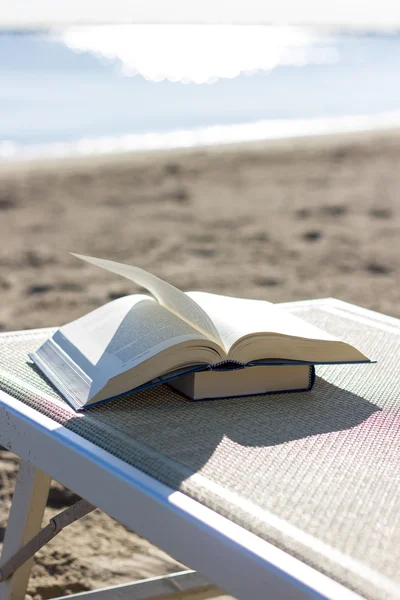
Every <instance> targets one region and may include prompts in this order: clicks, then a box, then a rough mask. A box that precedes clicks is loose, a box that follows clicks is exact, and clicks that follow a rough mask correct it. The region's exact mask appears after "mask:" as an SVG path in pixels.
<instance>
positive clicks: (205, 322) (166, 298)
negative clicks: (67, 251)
mask: <svg viewBox="0 0 400 600" xmlns="http://www.w3.org/2000/svg"><path fill="white" fill-rule="evenodd" d="M72 255H73V256H76V257H77V258H80V259H81V260H84V261H86V262H88V263H90V264H92V265H96V267H101V268H102V269H106V271H111V272H112V273H116V274H117V275H121V276H122V277H126V278H127V279H130V280H131V281H133V282H134V283H136V284H138V285H140V286H142V287H143V288H145V289H146V290H148V291H149V292H150V293H151V294H152V295H153V296H154V297H155V298H156V300H158V302H159V303H160V304H161V306H165V307H166V308H168V310H170V311H171V312H172V313H174V314H175V315H177V316H178V317H180V318H181V319H183V320H184V321H186V322H187V323H189V325H191V326H192V327H194V328H195V329H197V330H198V331H200V332H201V333H202V334H203V335H206V336H207V337H208V338H209V339H211V340H213V341H214V342H216V343H217V344H219V345H220V346H222V347H223V344H222V340H221V339H220V337H219V335H218V331H217V329H216V327H215V325H214V323H213V322H212V320H211V319H210V317H209V316H208V315H207V313H206V312H205V311H204V310H203V309H202V308H201V307H200V306H199V305H198V304H196V302H195V301H194V300H193V299H192V298H189V296H187V295H186V294H184V293H183V292H182V291H181V290H178V288H176V287H174V286H173V285H171V284H170V283H167V282H166V281H164V280H163V279H160V278H159V277H156V276H155V275H152V274H151V273H149V272H148V271H145V270H144V269H140V268H139V267H132V266H131V265H125V264H123V263H117V262H114V261H112V260H105V259H103V258H94V257H92V256H84V255H83V254H74V253H72Z"/></svg>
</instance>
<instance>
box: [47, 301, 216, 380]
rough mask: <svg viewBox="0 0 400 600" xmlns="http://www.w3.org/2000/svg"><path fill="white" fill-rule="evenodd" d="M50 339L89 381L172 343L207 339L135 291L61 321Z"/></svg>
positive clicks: (106, 376)
mask: <svg viewBox="0 0 400 600" xmlns="http://www.w3.org/2000/svg"><path fill="white" fill-rule="evenodd" d="M53 340H54V342H55V343H56V344H58V346H59V347H60V348H61V349H62V350H63V351H64V352H66V353H67V354H68V355H69V356H71V358H72V359H73V360H74V361H75V363H76V364H77V365H78V367H80V368H81V369H82V370H83V371H84V372H85V373H87V375H89V376H90V377H91V379H92V380H96V381H98V376H99V375H101V379H102V380H104V381H107V380H108V379H109V378H110V377H114V376H116V375H118V374H120V373H122V372H124V371H125V370H127V369H128V368H129V369H130V368H132V367H134V366H135V365H137V364H139V363H141V362H142V361H144V360H146V359H147V358H149V357H150V356H154V355H156V354H158V353H159V352H162V351H163V350H165V349H167V348H170V347H172V346H174V345H175V344H178V343H181V342H184V341H188V340H191V341H192V340H202V341H204V340H208V338H207V337H206V336H204V335H203V334H202V333H200V332H199V331H198V330H196V329H194V328H193V327H192V326H191V325H189V324H188V323H186V322H185V321H183V320H182V319H180V318H179V317H177V316H176V315H175V314H173V313H171V312H170V311H169V310H168V309H166V308H165V307H163V306H161V305H160V304H158V302H157V301H156V300H155V299H154V298H152V297H150V296H145V295H139V294H136V295H133V296H126V297H124V298H119V299H118V300H114V301H113V302H109V303H108V304H106V305H104V306H102V307H100V308H98V309H96V310H94V311H92V312H91V313H89V314H87V315H85V316H84V317H81V318H80V319H77V320H76V321H73V322H72V323H69V324H67V325H64V326H63V327H61V328H60V329H59V330H58V331H57V332H56V333H55V335H54V336H53Z"/></svg>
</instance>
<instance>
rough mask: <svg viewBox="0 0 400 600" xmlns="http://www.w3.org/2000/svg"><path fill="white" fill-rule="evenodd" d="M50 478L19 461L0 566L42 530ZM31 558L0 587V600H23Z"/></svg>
mask: <svg viewBox="0 0 400 600" xmlns="http://www.w3.org/2000/svg"><path fill="white" fill-rule="evenodd" d="M50 482H51V478H50V477H49V476H48V475H46V474H45V473H43V472H42V471H40V470H39V469H36V467H34V466H33V465H32V464H31V463H29V462H28V461H25V460H21V462H20V466H19V471H18V477H17V482H16V485H15V490H14V495H13V499H12V505H11V509H10V514H9V518H8V524H7V529H6V532H5V536H4V544H3V552H2V555H1V560H0V565H2V564H4V563H5V562H6V561H7V560H8V559H9V558H10V557H11V556H12V555H13V554H15V552H16V551H17V550H19V548H21V546H23V545H24V544H25V543H26V542H28V541H29V540H30V539H31V538H32V537H33V536H34V535H36V534H37V533H38V531H39V530H40V528H41V525H42V520H43V513H44V509H45V507H46V502H47V498H48V495H49V489H50ZM32 562H33V557H32V558H31V559H30V560H28V561H27V562H26V563H25V564H23V565H22V566H21V567H20V568H19V569H17V570H16V571H15V573H14V574H13V575H12V576H11V577H10V578H9V579H7V580H6V581H4V582H2V583H0V600H24V598H25V593H26V588H27V586H28V582H29V576H30V572H31V568H32Z"/></svg>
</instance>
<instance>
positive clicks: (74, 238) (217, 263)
mask: <svg viewBox="0 0 400 600" xmlns="http://www.w3.org/2000/svg"><path fill="white" fill-rule="evenodd" d="M399 173H400V134H399V133H398V132H391V133H374V134H360V135H357V136H354V135H348V136H336V137H325V138H314V139H303V140H296V141H289V140H288V141H282V142H275V143H273V144H271V143H268V144H262V143H259V144H252V145H242V146H239V145H238V146H231V147H226V148H223V147H219V148H213V149H197V150H191V151H185V152H183V151H181V152H169V153H154V154H147V155H123V156H114V157H103V158H90V159H82V160H79V161H78V160H69V161H54V162H52V163H38V164H25V165H24V164H18V165H8V166H7V165H6V166H2V167H1V168H0V238H1V241H2V243H1V246H0V290H1V295H0V330H3V331H8V330H13V329H23V328H34V327H42V326H54V325H60V324H62V323H65V322H68V321H70V320H72V319H74V318H76V317H78V316H80V315H82V314H84V313H86V312H88V311H89V310H91V309H93V308H95V307H97V306H100V305H101V304H104V303H105V302H107V301H108V300H110V299H113V298H117V297H119V296H120V295H124V294H128V293H133V292H135V291H137V288H135V286H134V285H132V284H130V282H128V281H125V280H124V279H120V278H118V277H117V276H113V275H112V274H109V273H106V272H104V271H102V270H100V269H96V268H95V267H91V266H89V265H87V264H84V263H82V262H80V261H78V260H77V259H75V258H73V257H71V256H70V255H69V254H68V253H69V252H78V253H83V254H91V255H94V256H101V257H106V258H111V259H114V260H119V261H126V262H129V263H131V264H135V265H138V266H141V267H143V268H145V269H148V270H150V271H152V272H153V273H154V274H156V275H158V276H160V277H163V278H165V279H167V280H168V281H170V282H171V283H173V284H174V285H176V286H178V287H180V288H182V289H185V290H205V291H210V292H216V293H224V294H232V295H237V296H242V297H254V298H263V299H266V300H271V301H272V302H284V301H290V300H302V299H307V298H322V297H328V296H333V297H336V298H340V299H342V300H346V301H348V302H353V303H356V304H359V305H361V306H364V307H367V308H370V309H373V310H378V311H381V312H384V313H387V314H389V315H392V316H395V317H400V286H399V283H400V252H399V250H400V244H399V239H400V176H399ZM16 468H17V463H16V460H15V457H14V456H13V455H12V454H10V453H8V452H2V453H1V455H0V498H1V504H0V541H1V538H2V533H4V527H5V525H6V519H7V514H8V508H9V504H10V498H11V494H12V490H13V485H14V479H15V472H16ZM74 499H75V498H74V495H73V494H72V493H71V492H69V491H68V490H65V489H64V488H62V487H61V486H59V485H58V484H54V486H53V488H52V492H51V495H50V498H49V507H48V509H47V514H46V517H48V516H49V515H51V514H53V513H54V512H56V511H57V510H60V509H61V508H62V507H64V506H67V505H68V504H69V503H71V502H72V501H74ZM177 568H179V566H178V565H177V564H176V563H174V561H173V559H171V558H170V557H168V556H167V555H165V554H164V553H163V552H161V551H160V550H158V549H156V548H154V547H153V546H151V545H150V544H149V543H147V542H146V541H144V540H142V539H141V538H139V537H138V536H137V535H135V534H134V533H132V532H129V531H127V530H126V529H125V528H124V527H122V526H121V525H119V524H117V523H115V522H114V521H112V520H111V519H110V518H109V517H107V516H106V515H104V514H103V513H101V512H100V511H96V512H95V513H93V514H91V515H89V516H88V517H86V518H85V519H84V520H82V521H81V522H79V523H76V524H74V525H73V526H71V527H70V529H69V530H66V531H65V532H63V533H62V534H61V535H60V536H59V537H58V538H57V539H56V540H54V541H53V542H52V543H51V544H49V545H48V547H47V548H46V549H44V550H42V551H41V552H40V553H39V554H38V555H37V557H36V559H35V565H34V568H33V573H32V578H31V581H30V585H29V594H30V595H31V597H33V598H35V600H42V599H44V598H50V597H52V596H54V595H56V594H58V595H61V594H63V593H64V594H65V593H68V592H77V591H80V590H86V589H92V588H96V587H101V586H104V585H111V584H114V583H115V584H116V583H123V582H125V581H129V580H131V579H135V578H136V579H139V578H143V577H147V576H152V575H159V574H163V573H167V572H171V571H174V570H176V569H177Z"/></svg>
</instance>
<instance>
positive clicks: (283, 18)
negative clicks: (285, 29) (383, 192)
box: [0, 0, 400, 31]
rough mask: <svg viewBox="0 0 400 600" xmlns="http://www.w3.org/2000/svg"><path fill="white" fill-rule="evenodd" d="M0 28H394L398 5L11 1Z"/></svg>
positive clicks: (283, 0)
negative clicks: (136, 25)
mask: <svg viewBox="0 0 400 600" xmlns="http://www.w3.org/2000/svg"><path fill="white" fill-rule="evenodd" d="M2 4H3V5H2V7H1V10H0V28H3V29H25V28H38V27H44V28H48V27H51V26H56V27H57V26H58V27H63V26H66V25H69V24H100V23H110V24H112V23H114V24H117V23H124V22H125V23H226V24H233V23H241V24H246V23H249V24H255V23H258V24H262V23H267V24H270V23H272V24H289V25H322V26H338V27H342V28H343V27H348V28H352V29H353V28H362V29H368V30H373V31H379V30H382V29H397V28H399V29H400V2H399V0H330V1H329V2H328V1H326V0H279V1H278V2H277V1H276V0H272V1H271V0H192V1H190V2H188V1H187V0H68V2H66V1H65V0H13V1H12V2H6V1H4V2H3V3H2Z"/></svg>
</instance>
